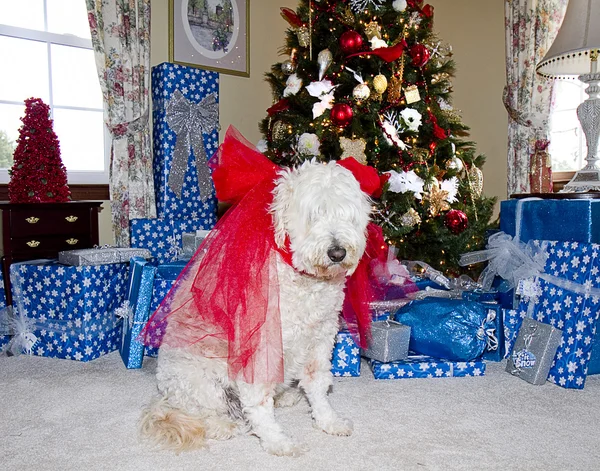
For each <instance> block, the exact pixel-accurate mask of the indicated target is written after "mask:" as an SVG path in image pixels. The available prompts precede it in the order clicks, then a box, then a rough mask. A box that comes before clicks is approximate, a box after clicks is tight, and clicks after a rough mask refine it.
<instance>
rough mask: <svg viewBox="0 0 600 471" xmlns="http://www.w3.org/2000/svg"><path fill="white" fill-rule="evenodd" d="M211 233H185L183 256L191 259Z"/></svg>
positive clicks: (183, 237) (182, 239) (183, 236)
mask: <svg viewBox="0 0 600 471" xmlns="http://www.w3.org/2000/svg"><path fill="white" fill-rule="evenodd" d="M209 232H210V231H206V230H198V231H196V232H184V233H183V235H182V236H181V241H182V243H183V256H184V257H187V258H191V257H192V256H193V255H194V254H195V253H196V250H197V249H198V247H199V246H200V244H201V243H202V241H203V240H204V239H205V238H206V236H207V235H208V234H209Z"/></svg>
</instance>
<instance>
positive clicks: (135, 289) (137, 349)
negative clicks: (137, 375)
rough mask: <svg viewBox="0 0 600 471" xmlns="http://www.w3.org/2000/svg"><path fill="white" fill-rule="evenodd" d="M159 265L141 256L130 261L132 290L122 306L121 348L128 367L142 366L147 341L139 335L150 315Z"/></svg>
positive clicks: (120, 350)
mask: <svg viewBox="0 0 600 471" xmlns="http://www.w3.org/2000/svg"><path fill="white" fill-rule="evenodd" d="M155 274H156V267H155V266H153V265H152V264H150V263H149V262H148V261H146V260H145V259H143V258H141V257H133V258H131V260H130V262H129V290H128V294H127V301H126V303H125V305H124V307H123V308H122V312H121V314H122V316H123V336H122V339H121V345H120V346H119V352H120V354H121V358H122V359H123V363H124V364H125V367H126V368H129V369H132V368H141V367H142V362H143V359H144V349H145V347H144V344H143V343H142V342H140V340H139V339H138V337H139V335H140V333H141V332H142V329H143V328H144V326H145V325H146V323H147V322H148V318H149V317H150V304H151V301H152V294H153V293H152V291H153V286H154V285H153V283H154V276H155Z"/></svg>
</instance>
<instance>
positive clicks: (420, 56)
mask: <svg viewBox="0 0 600 471" xmlns="http://www.w3.org/2000/svg"><path fill="white" fill-rule="evenodd" d="M408 53H409V55H410V57H411V58H412V65H414V66H415V67H423V66H424V65H425V64H427V62H429V57H430V55H431V54H430V53H429V49H427V48H426V47H425V46H423V44H415V45H414V46H413V47H411V48H410V51H409V52H408Z"/></svg>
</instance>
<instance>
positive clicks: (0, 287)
mask: <svg viewBox="0 0 600 471" xmlns="http://www.w3.org/2000/svg"><path fill="white" fill-rule="evenodd" d="M4 308H6V291H5V290H4V273H3V272H2V270H0V309H4ZM0 327H1V326H0ZM7 329H8V326H7ZM1 330H2V329H0V331H1ZM11 338H12V337H11V336H10V335H8V334H6V335H2V334H0V352H2V351H3V350H4V348H5V347H6V345H8V342H10V339H11Z"/></svg>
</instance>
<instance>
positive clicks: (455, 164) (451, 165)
mask: <svg viewBox="0 0 600 471" xmlns="http://www.w3.org/2000/svg"><path fill="white" fill-rule="evenodd" d="M446 168H447V169H448V170H456V171H457V172H458V173H460V172H462V170H463V168H464V165H463V163H462V160H460V159H459V158H458V157H452V158H451V159H450V160H449V161H448V163H447V164H446Z"/></svg>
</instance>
